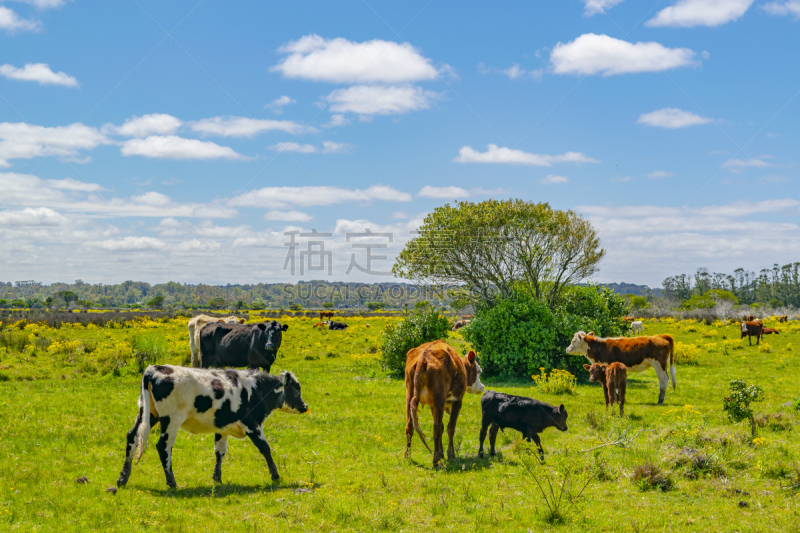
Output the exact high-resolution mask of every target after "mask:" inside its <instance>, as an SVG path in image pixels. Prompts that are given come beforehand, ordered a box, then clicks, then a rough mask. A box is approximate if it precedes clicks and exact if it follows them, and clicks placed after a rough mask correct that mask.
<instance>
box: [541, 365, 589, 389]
mask: <svg viewBox="0 0 800 533" xmlns="http://www.w3.org/2000/svg"><path fill="white" fill-rule="evenodd" d="M539 371H540V372H541V373H540V374H534V375H533V376H531V377H532V378H533V381H534V382H536V386H537V387H538V388H539V390H541V391H542V392H545V393H549V394H564V393H566V394H572V393H573V392H575V387H576V386H577V385H578V379H577V378H576V377H575V376H573V375H572V374H570V373H569V372H567V371H566V370H559V369H558V368H554V369H553V370H552V371H551V372H550V375H547V373H546V372H545V371H544V367H542V368H540V369H539Z"/></svg>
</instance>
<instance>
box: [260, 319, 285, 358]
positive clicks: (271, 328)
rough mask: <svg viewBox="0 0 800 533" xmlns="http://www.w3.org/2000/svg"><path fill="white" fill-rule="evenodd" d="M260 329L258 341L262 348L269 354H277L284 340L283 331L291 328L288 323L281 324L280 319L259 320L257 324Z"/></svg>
mask: <svg viewBox="0 0 800 533" xmlns="http://www.w3.org/2000/svg"><path fill="white" fill-rule="evenodd" d="M256 328H257V329H258V341H257V342H258V343H259V344H260V346H259V347H260V348H261V349H263V350H264V351H265V352H267V353H268V354H272V355H277V353H278V348H280V347H281V342H282V341H283V332H284V331H286V330H287V329H289V325H288V324H280V323H279V322H278V321H276V320H273V321H272V322H259V323H258V324H256Z"/></svg>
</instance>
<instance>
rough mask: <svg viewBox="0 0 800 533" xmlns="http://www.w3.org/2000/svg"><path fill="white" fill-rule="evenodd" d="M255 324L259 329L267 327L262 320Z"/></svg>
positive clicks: (264, 329) (262, 329)
mask: <svg viewBox="0 0 800 533" xmlns="http://www.w3.org/2000/svg"><path fill="white" fill-rule="evenodd" d="M256 326H257V327H258V329H260V330H261V331H266V329H267V325H266V324H264V323H263V322H259V323H258V324H256Z"/></svg>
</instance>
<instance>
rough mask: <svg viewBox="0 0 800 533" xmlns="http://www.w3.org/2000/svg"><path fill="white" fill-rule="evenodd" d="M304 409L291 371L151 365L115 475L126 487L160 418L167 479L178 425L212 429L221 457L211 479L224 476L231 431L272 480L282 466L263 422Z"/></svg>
mask: <svg viewBox="0 0 800 533" xmlns="http://www.w3.org/2000/svg"><path fill="white" fill-rule="evenodd" d="M276 409H278V410H281V411H284V412H287V413H305V412H307V411H308V410H309V408H308V405H306V403H305V402H304V401H303V398H302V397H301V395H300V383H298V381H297V378H296V377H294V374H292V373H291V372H283V373H281V374H280V375H279V376H273V375H271V374H267V373H266V372H261V371H258V370H206V369H199V368H185V367H180V366H170V365H154V366H153V365H151V366H148V367H147V369H146V370H145V371H144V376H142V387H141V393H140V395H139V413H138V414H137V415H136V421H135V422H134V423H133V428H131V430H130V431H129V432H128V442H127V445H126V448H125V464H124V466H123V467H122V472H121V473H120V475H119V479H118V480H117V485H118V486H120V487H123V486H124V485H125V484H126V483H127V482H128V478H129V477H130V475H131V463H132V461H133V457H134V454H135V455H136V460H137V462H138V461H139V459H141V457H142V454H144V451H145V448H146V447H147V437H148V435H149V434H150V428H151V426H154V425H156V423H159V424H161V438H160V439H159V440H158V443H157V444H156V450H158V456H159V457H160V458H161V465H162V466H163V467H164V474H165V475H166V477H167V485H168V486H170V487H177V485H176V484H175V476H174V475H173V474H172V445H173V444H175V438H176V437H177V436H178V430H179V429H183V430H185V431H188V432H189V433H195V434H197V433H214V454H215V455H216V458H217V463H216V466H215V467H214V476H213V479H214V481H215V482H217V483H220V482H221V481H222V459H223V458H224V457H225V453H226V451H227V449H228V437H229V436H230V437H234V438H236V439H243V438H245V437H248V438H249V439H250V440H251V441H252V442H253V444H255V446H256V448H258V451H260V452H261V454H262V455H263V456H264V458H265V459H266V460H267V465H268V466H269V473H270V475H271V476H272V479H273V480H276V479H278V477H279V476H278V468H277V467H276V466H275V462H274V461H273V460H272V455H271V453H270V449H269V444H267V439H266V438H265V437H264V430H263V429H262V424H263V423H264V420H265V419H266V418H267V417H268V416H269V415H270V413H271V412H272V411H274V410H276Z"/></svg>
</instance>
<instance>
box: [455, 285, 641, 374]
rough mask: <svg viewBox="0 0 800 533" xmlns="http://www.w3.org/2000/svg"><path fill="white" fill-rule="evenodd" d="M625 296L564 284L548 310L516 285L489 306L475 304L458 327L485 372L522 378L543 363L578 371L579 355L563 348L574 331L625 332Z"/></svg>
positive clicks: (536, 370) (601, 334)
mask: <svg viewBox="0 0 800 533" xmlns="http://www.w3.org/2000/svg"><path fill="white" fill-rule="evenodd" d="M626 311H627V307H626V306H625V301H624V300H623V299H622V298H621V297H620V296H619V295H617V294H614V292H613V291H611V290H609V289H605V288H600V287H594V286H590V287H569V288H567V289H565V290H564V294H563V296H562V299H561V300H560V303H559V305H558V307H556V309H555V310H552V309H551V308H550V307H549V306H548V305H547V304H546V303H544V302H542V301H540V300H537V299H536V298H535V297H534V296H533V295H532V293H530V292H528V291H525V290H517V291H515V292H514V294H513V295H512V296H511V297H509V298H497V299H496V300H495V303H494V305H493V306H491V307H490V306H488V305H480V304H479V305H477V307H476V309H475V319H474V320H472V322H471V323H470V325H469V327H468V328H465V329H464V330H462V331H463V335H464V339H465V340H466V341H467V342H469V343H470V344H472V345H473V346H474V347H475V348H476V350H477V351H478V353H479V357H480V362H481V366H482V367H483V370H484V372H486V375H488V376H502V377H527V376H530V375H531V374H534V373H537V372H538V370H539V369H540V368H542V367H544V368H545V369H546V370H551V369H553V368H560V369H563V370H568V371H569V372H571V373H572V374H573V375H576V376H582V375H583V374H585V372H582V365H583V363H584V362H585V360H584V358H583V356H579V357H578V356H569V355H567V354H566V352H565V351H564V350H565V348H566V347H567V346H568V345H569V343H570V342H571V341H572V337H573V335H574V334H575V332H576V331H579V330H584V331H594V332H595V333H597V334H598V335H600V336H620V335H624V334H625V331H626V329H627V326H626V324H625V321H624V320H622V317H623V316H624V315H625V312H626Z"/></svg>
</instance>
